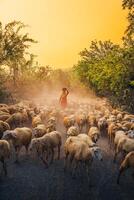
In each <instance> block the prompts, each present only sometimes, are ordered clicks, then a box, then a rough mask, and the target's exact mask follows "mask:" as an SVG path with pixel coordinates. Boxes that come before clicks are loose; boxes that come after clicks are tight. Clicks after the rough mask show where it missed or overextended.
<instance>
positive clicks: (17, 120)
mask: <svg viewBox="0 0 134 200" xmlns="http://www.w3.org/2000/svg"><path fill="white" fill-rule="evenodd" d="M6 122H7V123H8V124H9V125H10V126H11V127H12V128H16V127H22V126H23V123H24V116H23V113H20V112H18V113H14V114H12V115H11V117H9V118H8V119H7V120H6Z"/></svg>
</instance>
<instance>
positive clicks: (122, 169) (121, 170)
mask: <svg viewBox="0 0 134 200" xmlns="http://www.w3.org/2000/svg"><path fill="white" fill-rule="evenodd" d="M124 170H125V168H123V167H121V168H120V170H119V173H118V177H117V184H119V183H120V177H121V174H122V173H123V171H124Z"/></svg>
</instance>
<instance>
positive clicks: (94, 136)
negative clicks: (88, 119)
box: [88, 126, 100, 143]
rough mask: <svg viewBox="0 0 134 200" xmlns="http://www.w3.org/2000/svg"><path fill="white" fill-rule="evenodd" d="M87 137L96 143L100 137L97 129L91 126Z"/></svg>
mask: <svg viewBox="0 0 134 200" xmlns="http://www.w3.org/2000/svg"><path fill="white" fill-rule="evenodd" d="M88 136H89V137H90V138H91V139H92V141H93V142H95V143H96V142H97V141H98V139H99V137H100V131H99V129H98V128H97V127H95V126H93V127H91V128H90V129H89V132H88Z"/></svg>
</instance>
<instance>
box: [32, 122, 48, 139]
mask: <svg viewBox="0 0 134 200" xmlns="http://www.w3.org/2000/svg"><path fill="white" fill-rule="evenodd" d="M46 133H47V130H46V126H45V125H44V124H39V125H37V127H35V128H34V129H33V135H34V137H36V138H38V137H42V136H43V135H45V134H46Z"/></svg>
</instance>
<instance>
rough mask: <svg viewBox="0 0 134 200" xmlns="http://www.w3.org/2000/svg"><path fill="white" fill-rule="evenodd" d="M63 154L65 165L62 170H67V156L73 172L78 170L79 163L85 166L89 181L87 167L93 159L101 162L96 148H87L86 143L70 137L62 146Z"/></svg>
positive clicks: (98, 150)
mask: <svg viewBox="0 0 134 200" xmlns="http://www.w3.org/2000/svg"><path fill="white" fill-rule="evenodd" d="M64 152H65V163H64V169H66V168H67V160H68V156H70V165H71V164H72V163H73V161H74V163H73V172H72V175H73V174H74V171H75V170H76V169H77V168H78V165H79V163H80V162H81V164H84V165H85V166H86V172H87V175H88V179H89V166H90V165H91V163H92V161H93V158H95V157H97V158H98V159H99V160H102V155H101V151H100V149H99V148H98V147H92V148H89V146H88V145H87V143H86V142H84V141H80V140H75V141H74V140H73V139H72V137H69V138H68V139H67V140H66V142H65V145H64Z"/></svg>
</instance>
